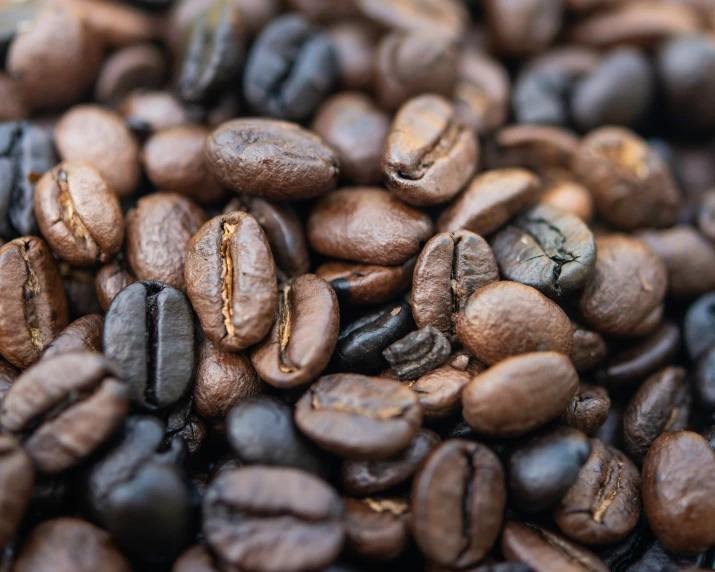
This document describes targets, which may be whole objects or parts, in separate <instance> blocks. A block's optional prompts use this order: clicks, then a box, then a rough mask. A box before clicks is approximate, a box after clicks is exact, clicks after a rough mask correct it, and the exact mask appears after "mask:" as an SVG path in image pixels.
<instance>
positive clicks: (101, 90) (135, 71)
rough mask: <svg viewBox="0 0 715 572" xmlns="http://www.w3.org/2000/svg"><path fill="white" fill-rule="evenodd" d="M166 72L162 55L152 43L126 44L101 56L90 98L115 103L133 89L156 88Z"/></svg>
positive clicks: (160, 83)
mask: <svg viewBox="0 0 715 572" xmlns="http://www.w3.org/2000/svg"><path fill="white" fill-rule="evenodd" d="M166 71H167V62H166V57H165V56H164V53H163V52H162V51H161V50H160V49H159V48H158V47H156V46H155V45H154V44H135V45H133V46H127V47H126V48H122V49H119V50H117V51H115V52H114V53H113V54H111V55H110V56H108V57H107V58H105V60H104V63H103V64H102V70H101V71H100V72H99V77H97V83H96V84H95V86H94V98H95V99H96V100H97V101H99V102H102V103H112V104H116V103H119V101H121V99H122V98H124V97H125V96H127V95H129V93H131V92H132V91H134V90H135V89H157V88H159V87H161V85H162V84H163V82H164V79H165V77H166Z"/></svg>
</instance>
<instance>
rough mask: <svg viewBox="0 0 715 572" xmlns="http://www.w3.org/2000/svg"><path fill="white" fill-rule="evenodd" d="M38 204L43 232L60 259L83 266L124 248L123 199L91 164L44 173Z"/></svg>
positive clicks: (64, 166)
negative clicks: (118, 196)
mask: <svg viewBox="0 0 715 572" xmlns="http://www.w3.org/2000/svg"><path fill="white" fill-rule="evenodd" d="M34 202H35V215H36V216H37V223H38V225H39V227H40V231H41V232H42V236H43V237H44V238H45V240H47V243H48V244H49V245H50V248H51V249H52V251H53V252H54V253H55V254H56V255H57V256H58V257H59V258H61V259H62V260H65V261H67V262H69V263H70V264H75V265H79V266H87V265H91V264H96V263H97V262H107V260H109V258H110V257H111V256H112V255H113V254H114V253H115V252H117V251H118V250H119V249H120V248H121V247H122V242H123V241H124V216H123V215H122V210H121V207H120V206H119V199H118V198H117V195H116V194H115V193H114V191H113V190H112V189H111V188H110V187H109V185H108V184H107V182H106V181H105V180H104V178H103V177H102V175H100V174H99V171H97V170H96V169H95V168H94V167H92V166H91V165H90V164H89V163H84V162H81V161H64V162H63V163H60V164H59V165H57V167H55V168H54V169H52V170H51V171H48V172H47V173H45V174H44V175H43V176H42V178H41V179H40V180H39V182H38V183H37V188H36V189H35V197H34Z"/></svg>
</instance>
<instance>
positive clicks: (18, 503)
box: [0, 434, 35, 549]
mask: <svg viewBox="0 0 715 572" xmlns="http://www.w3.org/2000/svg"><path fill="white" fill-rule="evenodd" d="M34 485H35V471H34V468H33V466H32V460H31V459H30V457H29V456H28V455H27V453H25V451H24V450H23V449H22V447H20V445H19V444H18V443H17V442H16V441H15V439H13V438H12V437H10V436H9V435H2V434H0V507H2V513H3V517H2V520H0V547H2V548H3V549H4V548H5V546H7V545H8V544H9V543H10V541H11V540H12V538H13V536H14V535H15V531H16V530H17V526H18V524H19V523H20V519H21V518H22V516H23V514H24V512H25V509H26V507H27V505H28V503H29V501H30V497H31V496H32V489H33V487H34Z"/></svg>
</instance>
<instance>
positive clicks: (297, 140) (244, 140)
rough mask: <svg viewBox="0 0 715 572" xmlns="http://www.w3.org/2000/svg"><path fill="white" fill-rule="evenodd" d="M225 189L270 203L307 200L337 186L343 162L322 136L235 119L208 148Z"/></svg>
mask: <svg viewBox="0 0 715 572" xmlns="http://www.w3.org/2000/svg"><path fill="white" fill-rule="evenodd" d="M204 153H205V156H206V161H207V165H208V168H209V171H210V172H212V173H213V174H214V175H215V176H216V177H217V178H218V180H219V181H220V182H221V184H222V185H224V186H225V187H229V188H231V189H233V190H235V191H239V192H245V193H248V194H250V195H258V196H260V197H263V198H266V199H269V200H278V201H280V200H302V199H309V198H314V197H317V196H320V195H322V194H323V193H325V192H326V191H329V190H330V189H332V188H333V187H335V183H336V182H337V180H338V172H339V159H338V156H337V154H336V153H335V152H334V151H333V150H332V149H331V148H330V147H328V146H327V145H326V144H325V143H324V142H323V140H322V139H321V138H320V137H318V136H317V135H315V134H313V133H311V132H310V131H307V130H305V129H303V128H302V127H300V126H298V125H295V124H293V123H288V122H285V121H274V120H270V119H234V120H232V121H227V122H226V123H223V124H222V125H220V126H219V127H218V128H217V129H216V130H215V131H214V132H213V133H212V134H211V135H210V136H209V138H208V139H207V140H206V143H205V145H204Z"/></svg>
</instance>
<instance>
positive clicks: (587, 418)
mask: <svg viewBox="0 0 715 572" xmlns="http://www.w3.org/2000/svg"><path fill="white" fill-rule="evenodd" d="M610 407H611V398H610V397H609V396H608V392H607V391H606V390H605V389H604V388H603V387H601V386H599V385H590V384H587V383H580V384H579V386H578V391H577V392H576V395H575V396H574V397H573V398H572V399H571V403H569V404H568V405H567V406H566V411H564V412H563V413H562V414H561V418H560V421H561V422H562V423H564V424H566V425H569V426H570V427H574V428H575V429H578V430H579V431H581V432H583V433H585V434H586V435H593V434H595V433H596V431H598V429H599V428H600V427H601V426H602V425H603V424H604V423H605V422H606V418H607V417H608V411H609V409H610Z"/></svg>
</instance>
